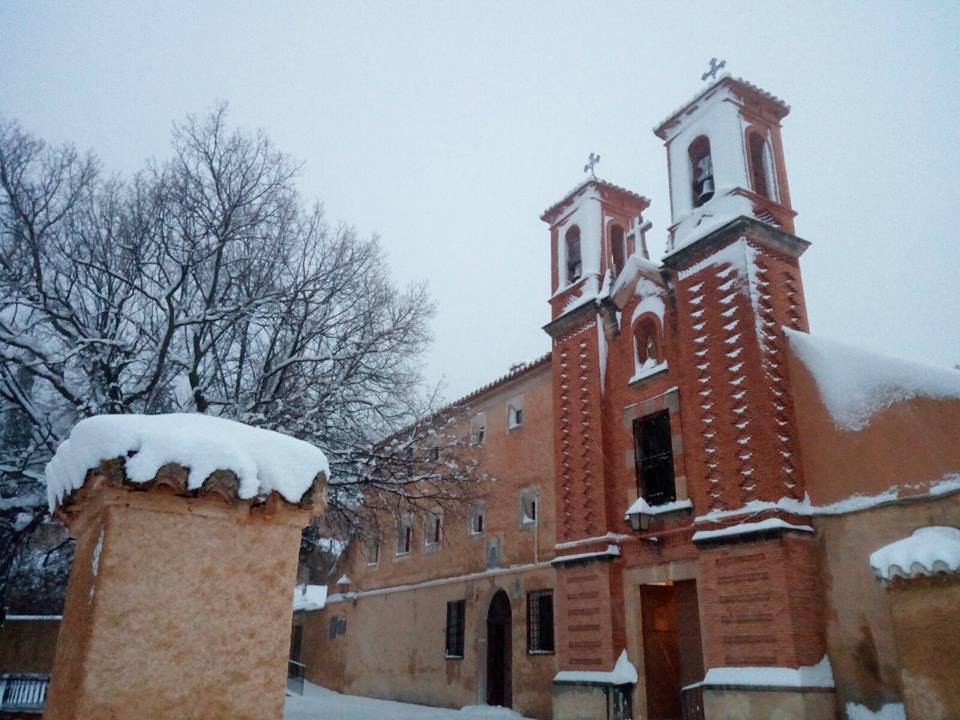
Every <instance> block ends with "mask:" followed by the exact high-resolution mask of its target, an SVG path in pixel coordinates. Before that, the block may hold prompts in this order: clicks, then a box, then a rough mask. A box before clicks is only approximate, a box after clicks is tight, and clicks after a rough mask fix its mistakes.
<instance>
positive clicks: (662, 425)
mask: <svg viewBox="0 0 960 720" xmlns="http://www.w3.org/2000/svg"><path fill="white" fill-rule="evenodd" d="M633 444H634V452H635V457H636V463H637V493H638V494H639V495H640V497H642V498H643V499H644V500H646V501H647V503H648V504H649V505H663V504H664V503H668V502H673V501H674V500H676V499H677V489H676V485H675V484H674V478H673V438H672V437H671V435H670V412H669V411H668V410H664V411H663V412H658V413H654V414H653V415H647V416H646V417H642V418H638V419H636V420H634V421H633Z"/></svg>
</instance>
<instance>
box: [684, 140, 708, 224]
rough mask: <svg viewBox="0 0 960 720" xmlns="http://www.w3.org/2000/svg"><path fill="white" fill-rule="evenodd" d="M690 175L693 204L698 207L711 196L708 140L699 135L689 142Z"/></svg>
mask: <svg viewBox="0 0 960 720" xmlns="http://www.w3.org/2000/svg"><path fill="white" fill-rule="evenodd" d="M689 153H690V177H691V178H693V187H692V190H693V206H694V207H700V206H701V205H703V204H704V203H705V202H707V201H708V200H709V199H710V198H712V197H713V190H714V184H713V160H712V159H711V157H710V141H709V140H708V139H707V136H706V135H701V136H700V137H698V138H697V139H696V140H694V141H693V142H692V143H690V150H689Z"/></svg>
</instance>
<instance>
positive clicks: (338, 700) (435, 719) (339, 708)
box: [283, 682, 523, 720]
mask: <svg viewBox="0 0 960 720" xmlns="http://www.w3.org/2000/svg"><path fill="white" fill-rule="evenodd" d="M283 720H523V719H522V718H521V717H520V715H518V714H517V713H515V712H513V711H512V710H506V709H505V708H492V707H487V706H476V705H474V706H471V707H469V708H464V709H462V710H449V709H445V708H435V707H427V706H426V705H411V704H409V703H399V702H391V701H389V700H374V699H373V698H365V697H360V696H358V695H341V694H340V693H338V692H334V691H333V690H327V689H326V688H322V687H320V686H319V685H314V684H312V683H309V682H307V683H304V688H303V696H302V697H301V696H299V695H288V696H287V704H286V707H285V708H284V712H283Z"/></svg>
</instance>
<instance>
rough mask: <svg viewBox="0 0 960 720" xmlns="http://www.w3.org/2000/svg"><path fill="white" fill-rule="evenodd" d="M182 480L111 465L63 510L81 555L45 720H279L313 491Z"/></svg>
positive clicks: (221, 476) (182, 474) (215, 478)
mask: <svg viewBox="0 0 960 720" xmlns="http://www.w3.org/2000/svg"><path fill="white" fill-rule="evenodd" d="M186 475H187V473H186V471H185V470H184V469H183V468H180V467H176V466H166V467H165V468H162V469H161V472H160V474H158V476H157V478H156V479H155V480H154V481H153V482H151V483H146V484H142V485H132V484H130V483H128V482H126V481H125V478H124V475H123V471H122V467H121V465H120V464H119V463H118V462H112V463H104V464H102V465H101V466H100V468H98V469H96V470H92V471H90V473H89V474H88V476H87V481H86V483H85V484H84V485H83V487H82V488H80V489H79V490H78V491H76V492H75V493H73V494H72V495H71V496H70V497H69V498H68V499H67V501H66V503H65V504H64V505H63V506H61V509H60V511H59V512H58V515H59V516H60V517H61V519H63V520H64V521H65V522H66V523H67V524H68V526H69V529H70V533H71V535H72V536H73V537H75V538H76V541H77V546H76V555H75V559H74V565H73V570H72V572H71V575H70V583H69V586H68V589H67V598H66V607H65V610H64V617H63V624H62V626H61V629H60V640H59V643H58V647H57V654H56V659H55V661H54V667H53V672H52V676H51V686H50V693H49V695H48V699H47V709H46V712H45V713H44V717H45V718H47V719H48V720H66V719H68V718H69V719H73V718H112V719H114V720H120V719H123V718H129V719H130V720H134V719H140V718H160V717H163V718H179V719H181V720H187V719H189V718H197V719H198V720H199V719H200V718H216V717H223V718H226V717H229V718H251V719H254V718H255V719H257V720H263V719H265V718H276V719H278V720H279V718H281V717H282V714H283V703H284V693H285V683H286V659H287V653H288V643H289V639H290V618H291V615H292V588H293V587H294V585H295V583H296V570H297V555H298V548H299V543H300V530H301V528H302V527H303V526H304V525H306V524H307V523H308V522H309V520H310V518H311V516H312V514H313V512H314V506H313V503H314V499H313V498H314V492H313V491H310V492H309V493H308V495H309V497H305V498H304V500H303V501H302V502H301V503H300V504H299V505H294V504H291V503H288V502H284V501H282V500H281V499H280V498H279V496H278V495H277V494H276V493H274V494H273V495H271V496H270V497H269V498H268V499H267V500H266V502H256V501H253V500H240V499H239V498H238V497H237V494H236V479H235V477H234V476H233V475H232V474H231V473H225V472H220V471H218V472H217V473H214V475H212V476H210V478H209V479H208V480H207V482H206V483H204V486H203V488H202V489H201V490H199V491H187V490H186V489H185V483H184V481H185V478H186ZM315 487H316V485H315ZM317 495H319V493H318V494H317Z"/></svg>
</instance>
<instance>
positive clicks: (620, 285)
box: [610, 248, 663, 297]
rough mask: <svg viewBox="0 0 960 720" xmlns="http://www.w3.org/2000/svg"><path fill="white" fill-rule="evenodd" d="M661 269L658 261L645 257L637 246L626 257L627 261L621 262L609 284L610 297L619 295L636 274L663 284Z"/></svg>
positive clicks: (636, 276) (634, 278) (635, 277)
mask: <svg viewBox="0 0 960 720" xmlns="http://www.w3.org/2000/svg"><path fill="white" fill-rule="evenodd" d="M661 270H662V266H661V265H660V263H658V262H654V261H653V260H649V259H648V258H645V257H644V256H643V252H642V251H641V250H640V248H637V250H636V251H635V252H634V253H633V255H631V256H630V257H628V258H627V261H626V262H625V263H624V264H623V270H621V271H620V275H618V276H617V279H616V280H615V281H614V283H613V285H612V286H611V288H610V295H611V297H616V296H617V295H619V294H620V293H621V292H622V291H623V289H624V288H625V287H626V286H627V285H629V284H630V283H631V282H633V281H634V280H636V279H637V278H638V276H643V277H646V278H648V279H650V280H651V281H653V282H655V283H657V284H658V285H660V284H663V278H662V277H661V276H660V272H661Z"/></svg>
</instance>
